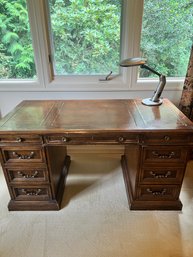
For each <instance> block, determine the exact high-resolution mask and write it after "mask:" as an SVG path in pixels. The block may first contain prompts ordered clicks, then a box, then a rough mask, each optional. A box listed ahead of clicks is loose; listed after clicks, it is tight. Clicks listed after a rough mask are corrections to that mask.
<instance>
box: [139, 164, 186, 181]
mask: <svg viewBox="0 0 193 257" xmlns="http://www.w3.org/2000/svg"><path fill="white" fill-rule="evenodd" d="M184 170H185V169H184V168H183V167H173V166H172V167H168V166H161V167H155V166H154V167H145V168H143V169H142V171H141V175H140V183H141V184H143V183H144V184H147V183H148V184H152V183H153V184H162V183H163V184H171V183H175V184H180V183H181V182H182V179H183V177H184Z"/></svg>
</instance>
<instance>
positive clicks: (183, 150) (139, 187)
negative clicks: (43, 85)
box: [0, 99, 193, 211]
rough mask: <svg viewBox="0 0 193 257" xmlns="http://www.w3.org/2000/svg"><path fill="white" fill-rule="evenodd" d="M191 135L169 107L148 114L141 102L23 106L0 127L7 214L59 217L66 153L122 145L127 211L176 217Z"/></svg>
mask: <svg viewBox="0 0 193 257" xmlns="http://www.w3.org/2000/svg"><path fill="white" fill-rule="evenodd" d="M192 129H193V126H192V122H191V121H189V119H188V118H186V117H185V116H184V115H183V114H182V113H181V112H180V111H179V110H178V109H177V108H176V107H175V106H174V105H173V104H172V103H171V102H170V101H169V100H167V99H164V102H163V104H162V105H160V106H153V107H150V106H145V105H143V104H141V100H140V99H132V100H38V101H36V100H35V101H23V102H21V103H20V104H19V105H18V106H16V107H15V109H14V110H13V111H12V112H10V113H9V114H8V115H7V116H5V117H4V118H3V119H2V120H1V121H0V161H1V164H2V167H3V172H4V175H5V179H6V182H7V186H8V189H9V193H10V197H11V200H10V202H9V204H8V208H9V210H11V211H15V210H59V209H60V203H61V199H62V196H63V191H64V188H65V181H66V176H67V174H68V168H69V165H70V156H68V154H67V145H88V144H92V145H99V144H100V145H119V144H121V145H124V148H125V152H124V155H123V156H122V159H121V163H122V169H123V175H124V180H125V185H126V192H127V196H128V202H129V206H130V209H132V210H155V209H157V210H180V209H181V208H182V203H181V201H180V200H179V194H180V190H181V185H182V182H183V177H184V172H185V169H186V164H187V162H188V160H190V159H192V148H193V133H192ZM112 197H113V195H112Z"/></svg>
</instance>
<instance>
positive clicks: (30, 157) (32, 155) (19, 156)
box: [13, 152, 35, 160]
mask: <svg viewBox="0 0 193 257" xmlns="http://www.w3.org/2000/svg"><path fill="white" fill-rule="evenodd" d="M34 154H35V153H34V152H31V153H30V154H29V155H24V154H18V153H16V152H13V156H14V157H16V158H17V159H21V160H26V159H32V158H33V157H34Z"/></svg>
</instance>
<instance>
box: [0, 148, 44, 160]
mask: <svg viewBox="0 0 193 257" xmlns="http://www.w3.org/2000/svg"><path fill="white" fill-rule="evenodd" d="M2 155H3V159H4V162H7V163H12V162H14V163H17V162H19V163H20V164H21V163H26V162H30V163H33V162H44V161H45V156H44V152H43V151H42V149H41V147H39V146H30V148H29V147H20V148H18V147H14V146H10V147H3V148H2Z"/></svg>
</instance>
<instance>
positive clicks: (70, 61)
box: [49, 0, 121, 75]
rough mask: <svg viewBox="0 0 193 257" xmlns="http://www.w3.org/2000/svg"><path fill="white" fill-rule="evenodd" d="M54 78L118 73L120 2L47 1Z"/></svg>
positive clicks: (117, 0) (86, 0) (96, 0)
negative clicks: (55, 76) (57, 76)
mask: <svg viewBox="0 0 193 257" xmlns="http://www.w3.org/2000/svg"><path fill="white" fill-rule="evenodd" d="M49 4H50V16H51V30H52V35H51V36H52V41H53V48H54V66H55V67H54V68H55V74H56V75H73V74H77V75H88V74H93V75H95V74H108V73H109V72H110V71H113V74H115V73H119V60H120V18H121V0H49Z"/></svg>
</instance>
